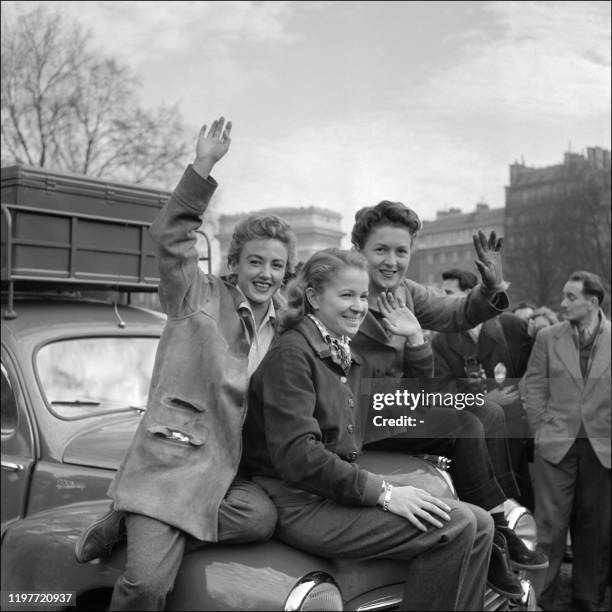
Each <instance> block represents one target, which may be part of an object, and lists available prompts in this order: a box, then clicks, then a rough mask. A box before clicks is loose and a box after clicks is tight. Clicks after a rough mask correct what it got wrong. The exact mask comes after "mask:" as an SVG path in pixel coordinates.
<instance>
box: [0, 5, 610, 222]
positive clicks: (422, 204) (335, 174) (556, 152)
mask: <svg viewBox="0 0 612 612" xmlns="http://www.w3.org/2000/svg"><path fill="white" fill-rule="evenodd" d="M2 4H3V5H4V4H10V5H13V6H17V7H19V5H23V4H24V3H21V2H3V3H2ZM25 4H27V6H26V9H29V8H32V5H33V4H34V3H33V2H27V3H25ZM44 4H47V5H52V6H55V7H57V8H58V9H60V10H61V11H62V12H65V13H66V14H67V15H70V16H71V17H74V18H76V19H78V20H79V21H80V22H81V23H82V24H83V25H84V26H85V27H86V28H90V29H91V32H92V36H93V42H94V43H95V45H96V46H98V47H100V48H101V49H103V50H104V52H105V53H109V54H113V55H115V56H117V57H118V58H120V59H121V60H122V61H123V62H125V63H127V64H128V65H129V66H130V67H131V68H132V69H133V70H134V71H135V72H136V73H137V74H138V75H139V77H140V80H141V83H142V90H141V91H142V96H143V97H142V102H143V104H144V105H145V106H152V107H153V106H156V105H158V104H160V103H161V102H166V103H168V104H172V103H175V102H176V103H178V104H179V106H180V109H181V112H182V114H183V118H184V120H185V122H186V123H187V124H188V125H189V126H191V127H192V129H193V133H194V138H195V136H196V134H197V131H198V129H199V126H200V124H202V123H205V122H210V120H211V119H212V118H214V117H216V116H218V115H220V114H224V115H225V116H226V117H229V118H231V119H232V121H233V122H234V130H233V139H232V147H231V150H230V153H229V154H228V156H227V157H226V158H225V159H224V160H223V161H222V162H221V163H220V164H219V166H218V168H217V169H216V171H215V172H214V175H215V177H216V178H217V179H218V180H219V181H220V183H221V185H222V188H223V189H222V191H221V193H220V194H219V198H220V204H221V206H220V207H218V208H217V210H219V211H220V212H228V213H233V212H241V211H246V210H256V209H259V208H263V207H267V206H285V205H295V206H309V205H316V206H324V207H329V208H333V209H335V210H337V211H340V212H342V213H343V216H344V229H345V230H348V228H349V227H350V225H351V221H352V218H353V215H354V213H355V211H356V210H357V209H358V208H360V207H361V206H364V205H371V204H375V203H376V202H378V201H379V200H381V199H392V200H401V201H403V202H405V203H406V204H408V205H411V206H413V207H414V208H415V209H416V210H417V211H418V212H419V213H420V214H421V216H422V217H423V218H424V219H431V218H434V216H435V212H436V210H439V209H444V208H448V207H450V206H459V207H461V208H463V210H465V211H467V210H472V209H473V207H474V205H475V203H476V202H477V201H479V200H480V199H481V198H484V200H485V201H486V202H488V203H489V204H490V205H491V206H493V207H498V206H503V205H504V186H505V185H507V184H508V166H509V164H510V163H512V162H514V161H516V160H520V159H521V158H523V159H524V161H525V163H526V164H527V165H529V166H546V165H552V164H555V163H559V162H560V161H561V159H562V157H563V153H564V152H565V151H567V150H568V147H570V146H571V150H572V151H574V152H582V151H584V150H585V149H586V147H588V146H603V147H605V148H608V149H609V148H610V129H611V127H610V114H611V109H610V42H611V41H610V3H609V2H607V1H605V2H582V1H580V2H381V1H378V2H303V1H302V2H129V1H127V2H45V3H44ZM570 143H571V144H570ZM185 161H186V162H188V161H191V160H190V159H188V160H185ZM177 178H178V177H177Z"/></svg>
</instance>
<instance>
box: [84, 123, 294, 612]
mask: <svg viewBox="0 0 612 612" xmlns="http://www.w3.org/2000/svg"><path fill="white" fill-rule="evenodd" d="M230 130H231V123H230V122H227V123H225V121H224V119H223V117H221V118H220V119H218V120H215V121H214V122H213V123H212V125H211V127H210V130H208V131H207V129H206V126H204V127H203V128H202V130H201V131H200V135H199V138H198V141H197V144H196V157H195V160H194V162H193V164H191V165H190V166H189V167H188V168H187V169H186V170H185V173H184V174H183V177H182V178H181V180H180V182H179V184H178V185H177V187H176V189H175V190H174V193H173V194H172V197H171V198H170V200H169V201H168V203H167V204H166V205H165V206H164V208H163V209H162V211H161V212H160V214H159V215H158V217H157V218H156V219H155V221H154V222H153V225H152V226H151V234H152V236H153V239H154V241H155V243H156V246H157V258H158V264H159V269H160V279H161V281H160V287H159V296H160V302H161V304H162V306H163V309H164V312H165V313H166V314H167V315H168V318H167V322H166V326H165V328H164V331H163V333H162V336H161V339H160V342H159V346H158V349H157V355H156V361H155V366H154V371H153V376H152V380H151V389H150V392H149V400H148V405H147V410H146V412H145V413H144V415H143V417H142V420H141V421H140V424H139V427H138V429H137V431H136V433H135V435H134V438H133V440H132V443H131V445H130V447H129V449H128V451H127V454H126V456H125V457H124V459H123V461H122V463H121V465H120V467H119V470H118V472H117V474H116V476H115V478H114V480H113V482H112V484H111V487H110V489H109V496H110V497H111V498H112V499H113V509H112V510H111V511H110V512H109V513H108V514H107V515H105V516H104V517H102V518H101V519H100V520H98V521H96V522H95V523H93V524H92V525H91V526H90V527H89V528H88V529H87V530H85V532H84V533H83V534H82V536H81V538H80V539H79V541H78V542H77V545H76V551H75V552H76V556H77V559H78V560H79V561H82V562H86V561H90V560H91V559H95V558H97V557H100V556H103V555H105V554H108V552H109V551H110V550H111V549H112V547H113V545H114V544H115V543H116V542H117V541H118V540H119V539H120V538H121V535H122V532H127V560H126V565H125V569H124V572H123V574H122V575H121V576H119V578H118V579H117V581H116V583H115V588H114V591H113V596H112V600H111V606H110V607H111V610H163V609H164V606H165V601H166V597H167V594H168V592H169V591H170V590H171V589H172V587H173V585H174V581H175V578H176V575H177V572H178V570H179V567H180V564H181V562H182V559H183V555H184V552H185V551H186V550H188V549H192V548H194V547H197V546H202V545H205V544H206V543H208V542H217V541H223V542H233V543H236V542H249V541H255V540H265V539H267V538H269V537H271V535H272V534H273V532H274V529H275V526H276V508H275V506H274V504H273V503H272V501H271V500H270V499H269V497H268V496H267V495H266V494H265V492H264V491H263V489H261V488H260V487H259V486H258V485H256V484H255V483H253V482H252V481H250V480H248V479H246V478H244V476H243V475H242V473H240V472H239V464H240V459H241V437H242V423H243V420H244V417H245V413H246V394H247V386H248V380H249V376H250V375H251V374H252V372H253V371H254V370H255V369H256V367H257V365H258V364H259V362H260V361H261V359H262V358H263V356H264V354H265V353H266V351H267V350H268V347H269V346H270V344H271V342H272V340H273V338H274V336H275V333H276V315H277V310H278V309H280V308H281V307H282V303H281V302H280V301H279V297H278V290H279V288H280V286H281V283H282V281H283V278H284V276H285V273H286V272H287V270H289V271H291V268H292V265H293V261H294V258H295V249H296V240H295V235H294V234H293V232H292V230H291V228H290V227H289V226H288V225H287V224H286V223H285V222H284V221H281V220H280V219H279V218H278V217H274V216H271V217H249V218H247V219H246V220H245V221H244V222H242V223H241V224H239V225H238V226H237V227H236V229H235V231H234V235H233V237H232V242H231V245H230V249H229V254H228V264H229V268H230V271H231V275H230V277H228V278H226V279H223V278H220V277H217V276H214V275H210V274H205V273H204V272H203V271H202V270H201V269H200V268H199V266H198V253H197V249H196V235H197V233H196V230H197V229H198V228H199V227H200V225H201V222H202V215H203V213H204V211H205V210H206V207H207V205H208V202H209V200H210V199H211V197H212V195H213V192H214V191H215V188H216V187H217V183H216V182H215V180H214V179H213V178H212V177H211V176H210V172H211V170H212V168H213V167H214V165H215V164H216V163H217V162H218V161H219V160H220V159H221V158H222V157H223V156H224V155H225V154H226V153H227V151H228V149H229V145H230Z"/></svg>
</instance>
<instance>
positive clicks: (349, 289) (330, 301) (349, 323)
mask: <svg viewBox="0 0 612 612" xmlns="http://www.w3.org/2000/svg"><path fill="white" fill-rule="evenodd" d="M368 282H369V279H368V273H367V272H366V271H365V270H361V269H359V268H354V267H352V266H346V267H345V268H343V269H342V270H340V271H339V272H338V273H337V274H335V275H334V277H333V278H332V279H331V280H330V281H329V282H328V283H326V284H325V286H324V287H323V289H322V290H321V291H319V292H316V291H315V290H314V289H312V288H308V289H307V290H306V295H307V298H308V301H309V302H310V304H311V306H312V307H313V310H314V314H315V316H316V317H317V318H318V319H319V320H320V321H321V323H323V325H325V327H326V328H327V330H328V331H329V332H330V333H331V334H333V335H334V336H336V337H338V338H339V337H340V336H349V337H351V338H352V337H353V336H354V335H355V334H356V333H357V331H358V330H359V326H360V325H361V322H362V321H363V319H364V318H365V316H366V314H367V312H368Z"/></svg>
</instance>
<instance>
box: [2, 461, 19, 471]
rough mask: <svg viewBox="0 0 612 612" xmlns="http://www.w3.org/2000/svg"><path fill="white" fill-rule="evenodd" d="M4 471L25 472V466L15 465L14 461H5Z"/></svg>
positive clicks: (3, 464) (3, 463)
mask: <svg viewBox="0 0 612 612" xmlns="http://www.w3.org/2000/svg"><path fill="white" fill-rule="evenodd" d="M2 469H3V470H6V471H7V472H20V471H21V470H23V465H19V463H13V462H12V461H3V462H2Z"/></svg>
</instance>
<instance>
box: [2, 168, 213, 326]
mask: <svg viewBox="0 0 612 612" xmlns="http://www.w3.org/2000/svg"><path fill="white" fill-rule="evenodd" d="M169 196H170V192H167V191H160V190H154V189H149V188H144V187H136V186H130V185H125V184H121V183H109V182H108V181H103V180H100V179H92V178H91V177H85V176H78V175H70V174H60V173H56V172H49V171H46V170H44V169H41V168H29V167H26V166H11V167H8V168H2V205H1V225H2V227H1V243H2V244H1V247H2V269H1V275H0V278H1V281H2V289H3V292H5V293H6V295H7V307H6V309H5V311H4V313H3V316H4V317H5V318H14V317H15V316H16V314H15V311H14V293H15V289H16V288H27V289H30V290H32V289H35V288H36V287H37V286H38V287H40V289H41V290H42V291H44V290H48V289H49V288H50V287H53V288H65V289H72V290H78V289H89V290H91V289H104V290H114V291H119V292H127V293H128V294H129V293H131V292H153V291H157V287H158V285H159V273H158V266H157V261H156V257H155V249H154V244H153V240H152V239H151V237H150V235H149V231H148V229H149V226H150V224H151V223H152V222H153V220H154V218H155V217H156V215H157V213H158V212H159V210H160V209H161V208H162V206H163V205H164V203H165V202H166V201H167V199H168V198H169ZM198 233H199V234H201V235H202V236H203V238H204V240H203V244H204V245H205V246H206V251H207V252H206V253H205V254H204V253H203V254H202V255H201V258H200V259H201V261H202V260H203V261H205V262H207V263H208V269H209V271H210V262H211V248H210V241H209V239H208V236H207V235H206V234H205V233H204V232H203V231H202V230H198Z"/></svg>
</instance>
